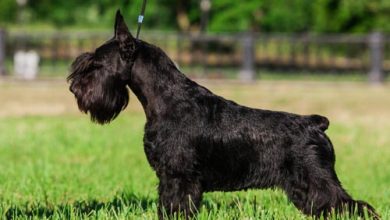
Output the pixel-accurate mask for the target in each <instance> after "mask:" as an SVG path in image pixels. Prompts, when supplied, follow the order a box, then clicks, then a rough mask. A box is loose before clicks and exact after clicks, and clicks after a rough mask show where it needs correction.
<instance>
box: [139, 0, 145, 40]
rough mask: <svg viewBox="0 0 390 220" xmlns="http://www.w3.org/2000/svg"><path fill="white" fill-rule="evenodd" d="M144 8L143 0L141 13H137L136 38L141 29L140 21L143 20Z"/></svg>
mask: <svg viewBox="0 0 390 220" xmlns="http://www.w3.org/2000/svg"><path fill="white" fill-rule="evenodd" d="M145 8H146V0H144V2H143V3H142V9H141V14H140V15H138V29H137V40H138V37H139V32H140V31H141V25H142V22H143V20H144V16H145Z"/></svg>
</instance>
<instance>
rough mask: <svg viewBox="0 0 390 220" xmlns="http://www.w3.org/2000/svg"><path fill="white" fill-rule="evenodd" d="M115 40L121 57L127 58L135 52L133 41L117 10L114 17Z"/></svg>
mask: <svg viewBox="0 0 390 220" xmlns="http://www.w3.org/2000/svg"><path fill="white" fill-rule="evenodd" d="M114 37H115V39H116V40H117V41H118V42H119V48H120V52H121V56H122V57H123V58H128V57H129V56H131V54H132V52H133V51H134V50H135V39H134V37H133V36H132V35H131V33H130V31H129V29H128V28H127V25H126V22H125V20H124V19H123V16H122V14H121V12H120V10H118V11H117V12H116V16H115V36H114Z"/></svg>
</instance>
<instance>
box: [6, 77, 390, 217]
mask: <svg viewBox="0 0 390 220" xmlns="http://www.w3.org/2000/svg"><path fill="white" fill-rule="evenodd" d="M205 84H206V86H207V87H209V88H210V89H211V90H212V91H214V92H215V93H217V94H219V95H223V96H225V97H227V98H229V99H232V100H234V101H236V102H238V103H242V104H245V105H248V106H252V107H257V108H267V109H278V110H283V111H291V112H296V113H300V114H310V113H319V114H322V115H326V116H328V118H329V119H330V121H331V125H330V128H329V130H328V131H327V134H328V135H329V136H330V138H331V139H332V141H333V143H334V145H335V150H336V156H337V162H336V169H337V173H338V175H339V178H340V179H341V181H342V183H343V185H344V186H345V188H346V189H347V190H348V191H349V192H350V193H351V194H352V195H353V197H354V198H357V199H361V200H366V201H368V202H369V203H371V204H372V205H373V206H374V207H375V208H376V209H377V211H378V212H379V213H380V214H381V216H382V218H383V219H390V136H389V135H388V134H389V131H390V86H380V87H372V86H369V85H366V84H364V83H359V82H354V83H347V82H338V83H333V82H303V81H290V82H286V81H262V82H258V83H253V84H240V83H236V82H230V81H212V82H207V83H205ZM0 103H1V104H0V105H1V107H0V215H1V217H2V218H17V219H42V218H50V219H80V218H91V219H112V218H117V219H155V218H156V210H157V205H156V201H157V193H156V187H157V184H158V180H157V178H156V177H155V175H154V173H153V171H152V169H151V168H150V166H149V165H148V163H147V161H146V158H145V155H144V152H143V147H142V135H143V124H144V122H145V118H144V115H143V112H142V109H141V107H140V104H139V103H138V101H137V100H136V99H135V97H134V95H133V94H131V99H130V104H129V107H128V109H127V110H126V111H125V112H123V113H122V114H121V115H120V116H119V118H118V119H117V120H115V121H114V122H113V123H112V124H110V125H106V126H100V125H96V124H92V123H90V121H89V120H88V117H87V116H86V115H82V114H81V113H79V112H78V110H77V107H76V102H75V101H74V99H73V97H72V95H71V94H70V93H69V92H68V90H67V86H66V84H65V83H63V81H38V82H34V83H30V82H12V81H7V82H1V81H0ZM198 219H307V218H306V217H305V216H303V215H302V214H301V213H300V212H299V211H297V210H296V209H295V208H294V206H293V205H292V204H291V203H290V202H288V200H287V197H286V196H285V195H284V193H283V192H282V191H279V190H276V191H275V190H249V191H243V192H233V193H218V192H216V193H207V194H205V195H204V200H203V202H202V205H201V209H200V213H199V215H198ZM346 219H347V218H346Z"/></svg>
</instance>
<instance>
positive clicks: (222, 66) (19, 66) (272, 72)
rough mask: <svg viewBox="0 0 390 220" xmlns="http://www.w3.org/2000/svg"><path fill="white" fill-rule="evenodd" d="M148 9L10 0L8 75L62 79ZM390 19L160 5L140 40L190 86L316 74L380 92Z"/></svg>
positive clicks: (186, 2) (299, 1)
mask: <svg viewBox="0 0 390 220" xmlns="http://www.w3.org/2000/svg"><path fill="white" fill-rule="evenodd" d="M141 4H142V1H134V0H133V1H130V0H124V1H119V0H116V1H108V0H107V1H106V0H100V1H91V0H86V1H76V0H69V1H60V0H50V1H49V0H34V1H32V0H2V1H1V3H0V27H1V32H0V51H1V52H0V68H1V69H0V70H1V73H2V75H8V76H12V75H16V76H19V77H21V78H36V77H64V76H65V75H66V74H67V70H68V67H69V64H70V62H71V61H72V59H74V57H76V56H77V55H78V54H80V53H81V52H82V51H88V50H92V49H94V48H95V47H96V46H98V45H100V44H101V43H102V42H104V41H105V40H107V39H108V38H110V37H111V36H112V29H113V19H114V14H115V11H116V10H117V9H118V8H120V9H122V12H123V14H124V15H125V16H126V20H127V22H128V25H129V26H130V28H131V30H132V32H133V34H135V30H136V25H137V23H136V20H137V16H138V14H139V12H140V8H141ZM389 19H390V1H388V0H359V1H352V0H314V1H312V0H292V1H282V0H272V1H271V0H248V1H245V3H243V2H239V1H226V0H213V1H212V0H181V1H179V0H159V1H149V2H148V5H147V12H146V17H145V19H144V25H143V29H142V34H141V38H142V39H143V40H146V41H149V42H152V43H154V44H157V45H158V46H160V47H161V48H162V49H164V50H165V51H166V52H167V53H168V55H169V56H170V57H171V58H172V59H173V60H174V61H175V62H176V63H177V64H178V65H179V66H180V67H181V68H182V69H183V70H185V71H184V72H186V73H187V74H188V75H189V76H192V77H201V78H221V79H225V78H226V79H241V80H254V79H259V78H260V79H261V77H262V74H263V77H265V78H267V77H272V76H274V77H278V76H279V77H289V76H290V75H297V74H299V73H300V74H301V75H302V73H306V74H307V73H310V74H314V75H317V76H318V75H329V74H331V75H332V74H333V75H335V74H336V75H343V76H344V77H346V78H348V77H349V78H351V79H356V78H360V80H369V81H371V82H374V83H377V82H383V80H385V78H386V77H385V76H386V73H387V72H389V71H390V37H389V35H386V33H388V32H389V31H390V22H389ZM34 63H37V64H38V65H33V64H34ZM30 65H32V66H37V68H34V67H31V68H30ZM262 72H263V73H262Z"/></svg>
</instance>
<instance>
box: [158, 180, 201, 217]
mask: <svg viewBox="0 0 390 220" xmlns="http://www.w3.org/2000/svg"><path fill="white" fill-rule="evenodd" d="M158 190H159V207H158V215H159V219H165V218H168V219H172V218H178V217H180V216H182V215H184V217H185V219H189V218H190V217H192V216H193V215H194V214H196V213H197V211H198V207H199V204H200V201H201V199H202V188H201V184H200V182H199V180H198V179H197V178H194V177H187V176H182V175H173V174H162V175H161V176H160V184H159V187H158Z"/></svg>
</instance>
